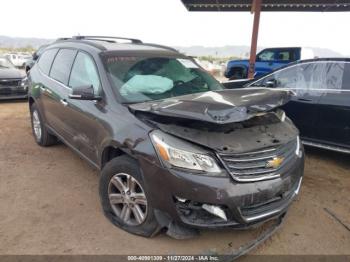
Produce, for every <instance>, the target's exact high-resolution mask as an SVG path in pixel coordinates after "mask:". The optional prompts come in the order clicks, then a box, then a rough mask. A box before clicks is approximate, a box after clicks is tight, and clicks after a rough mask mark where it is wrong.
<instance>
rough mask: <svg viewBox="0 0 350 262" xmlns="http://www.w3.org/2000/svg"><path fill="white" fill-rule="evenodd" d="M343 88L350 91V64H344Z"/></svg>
mask: <svg viewBox="0 0 350 262" xmlns="http://www.w3.org/2000/svg"><path fill="white" fill-rule="evenodd" d="M342 88H343V89H345V90H350V62H349V63H344V74H343V85H342Z"/></svg>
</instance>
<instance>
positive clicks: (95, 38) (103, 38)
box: [72, 35, 142, 44]
mask: <svg viewBox="0 0 350 262" xmlns="http://www.w3.org/2000/svg"><path fill="white" fill-rule="evenodd" d="M72 39H75V40H99V39H100V40H106V41H108V39H120V40H129V41H131V43H133V44H141V43H142V41H141V40H139V39H135V38H126V37H116V36H94V35H87V36H86V35H77V36H73V37H72Z"/></svg>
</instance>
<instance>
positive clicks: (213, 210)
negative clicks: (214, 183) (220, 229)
mask: <svg viewBox="0 0 350 262" xmlns="http://www.w3.org/2000/svg"><path fill="white" fill-rule="evenodd" d="M202 208H203V209H204V210H205V211H207V212H209V213H210V214H212V215H214V216H217V217H220V218H222V219H223V220H225V221H227V217H226V213H225V211H224V210H223V209H222V208H221V207H218V206H213V205H208V204H203V205H202Z"/></svg>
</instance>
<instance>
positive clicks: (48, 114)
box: [32, 48, 58, 127]
mask: <svg viewBox="0 0 350 262" xmlns="http://www.w3.org/2000/svg"><path fill="white" fill-rule="evenodd" d="M57 52H58V48H53V49H48V50H46V51H45V52H44V53H43V54H42V55H41V57H40V59H39V61H38V64H37V68H38V71H39V72H40V74H41V77H39V78H37V79H39V80H40V82H37V83H35V84H36V85H37V86H38V87H39V89H32V91H33V92H40V96H39V99H38V100H37V103H38V104H39V106H40V107H41V108H43V110H41V113H42V114H43V116H44V118H45V122H46V124H48V125H49V126H50V127H52V126H53V122H54V121H55V119H54V115H53V111H52V102H53V99H52V96H53V95H54V90H53V86H52V82H53V81H52V79H51V78H50V77H49V74H50V69H51V65H52V62H53V60H54V59H55V56H56V54H57Z"/></svg>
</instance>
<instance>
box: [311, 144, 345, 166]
mask: <svg viewBox="0 0 350 262" xmlns="http://www.w3.org/2000/svg"><path fill="white" fill-rule="evenodd" d="M305 154H306V156H307V157H312V158H318V159H322V160H326V161H332V162H334V163H335V164H337V165H338V166H340V167H342V168H345V169H349V170H350V154H346V153H341V152H335V151H330V150H326V149H321V148H315V147H310V146H305Z"/></svg>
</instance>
